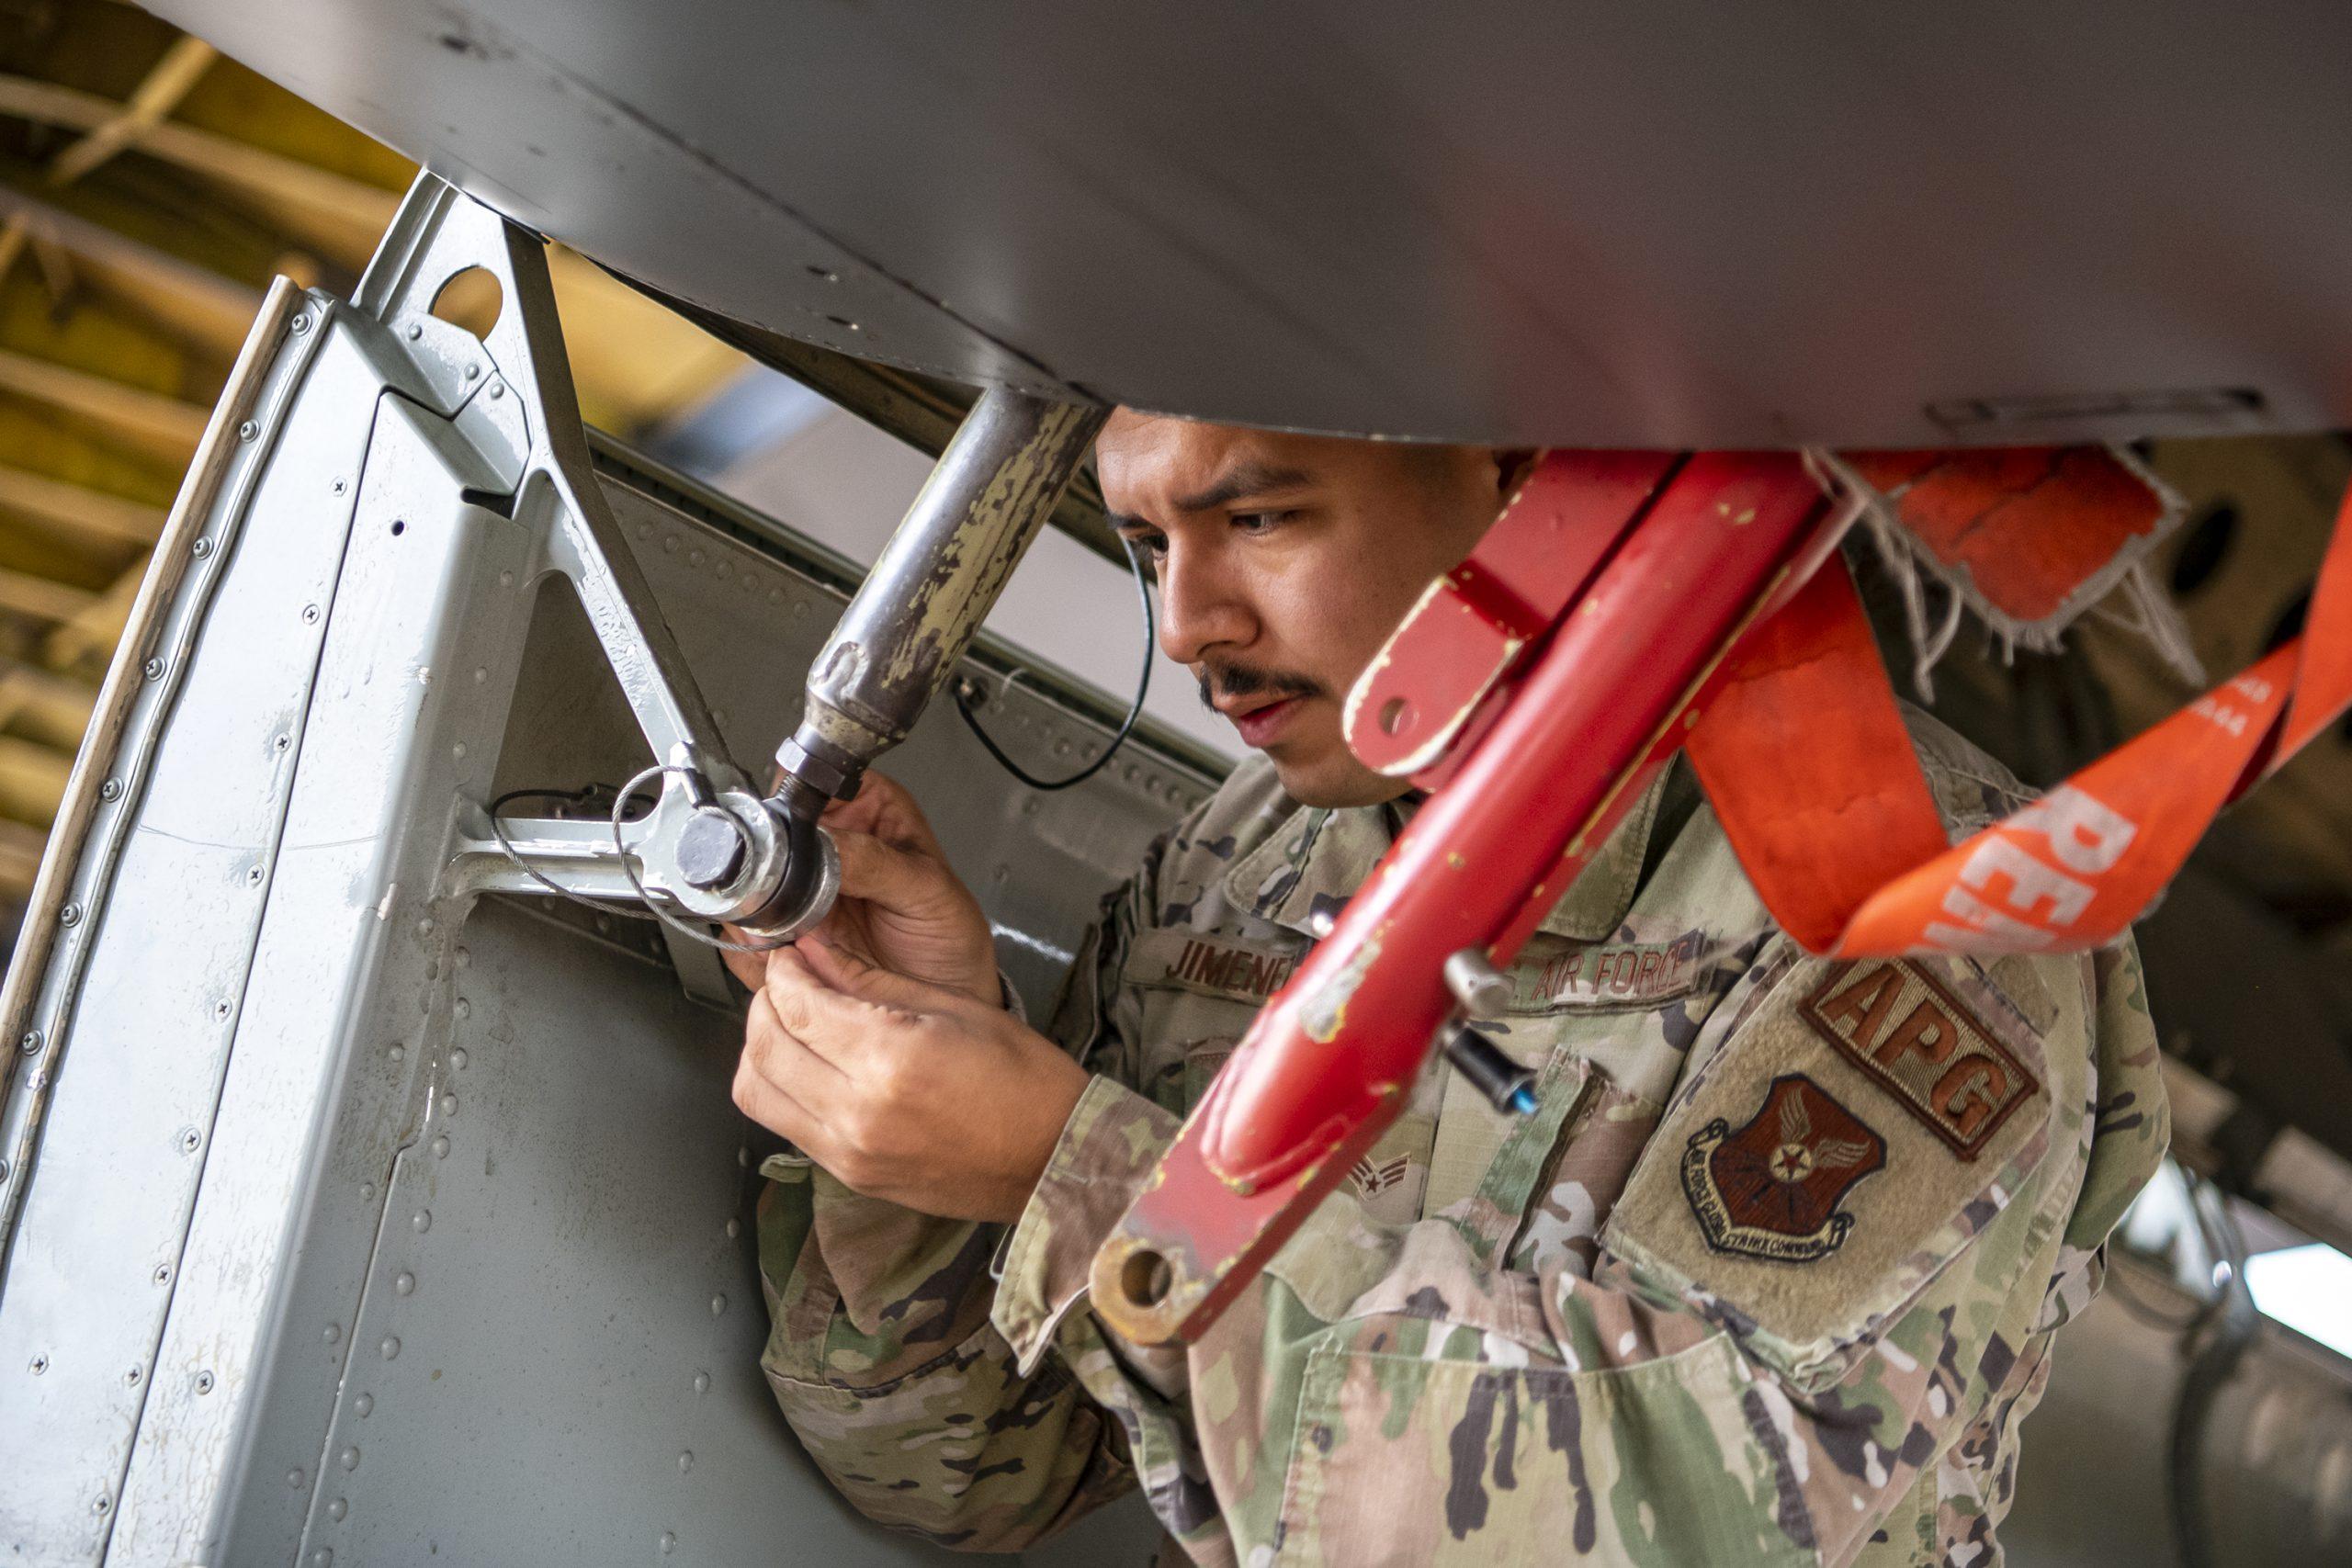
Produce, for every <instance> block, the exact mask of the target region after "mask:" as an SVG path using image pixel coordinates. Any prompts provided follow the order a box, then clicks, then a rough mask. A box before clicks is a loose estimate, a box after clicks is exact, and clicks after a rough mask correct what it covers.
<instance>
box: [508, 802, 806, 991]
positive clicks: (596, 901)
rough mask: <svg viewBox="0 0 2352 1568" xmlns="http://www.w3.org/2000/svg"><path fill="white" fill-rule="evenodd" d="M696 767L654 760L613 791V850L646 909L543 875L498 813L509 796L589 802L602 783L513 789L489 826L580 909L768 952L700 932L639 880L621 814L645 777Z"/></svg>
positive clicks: (532, 874)
mask: <svg viewBox="0 0 2352 1568" xmlns="http://www.w3.org/2000/svg"><path fill="white" fill-rule="evenodd" d="M692 772H693V770H692V769H690V768H684V767H681V766H679V765H677V764H676V763H673V762H656V763H654V764H653V765H652V766H651V767H650V768H645V769H642V770H640V771H639V773H637V774H636V776H634V777H633V778H631V779H630V780H629V781H628V783H627V784H623V785H621V787H620V788H619V789H618V790H616V791H615V792H614V794H613V811H612V818H611V820H612V829H613V850H614V852H615V854H616V857H617V858H618V859H619V861H620V867H621V874H622V875H623V876H626V877H628V885H629V886H631V887H633V888H635V889H637V896H638V897H639V900H640V901H642V903H643V904H644V908H630V907H629V906H628V905H627V904H615V903H610V902H607V901H606V900H605V899H602V898H589V897H582V895H580V894H577V893H574V892H573V891H572V890H571V888H569V887H566V886H563V885H562V884H560V883H559V882H556V881H554V880H552V879H551V878H549V877H548V876H546V875H543V874H541V873H540V872H539V870H538V868H537V867H536V866H534V865H533V864H531V863H530V862H528V861H526V860H525V859H524V858H523V855H522V852H520V851H518V850H517V849H515V842H514V840H511V839H509V838H508V837H507V836H506V826H505V824H504V822H503V821H502V820H501V819H500V818H499V813H500V811H502V810H503V809H504V807H506V805H507V803H508V802H509V801H515V800H562V801H569V802H570V803H571V804H572V805H575V806H586V805H589V804H590V803H592V802H594V800H596V799H597V798H598V796H599V795H601V794H602V792H603V790H604V787H605V786H604V785H602V784H590V785H588V786H587V787H585V788H584V789H577V790H567V789H510V790H508V791H507V792H506V793H505V794H504V795H500V796H499V797H498V798H497V799H495V800H493V801H492V802H491V803H490V805H489V806H488V807H486V808H485V809H486V810H487V811H488V813H489V816H490V831H491V834H492V837H493V838H495V839H497V840H498V847H499V848H500V849H501V850H503V851H504V852H506V859H507V861H508V862H509V863H511V864H512V865H513V866H514V867H515V870H517V871H519V872H521V873H522V874H524V875H526V876H527V877H529V878H530V879H531V880H532V881H534V882H536V883H537V884H538V885H539V886H542V887H544V888H546V889H547V890H548V892H550V893H552V894H554V895H556V897H560V898H569V899H570V900H571V902H573V903H575V904H578V905H580V906H581V907H582V908H589V909H594V910H595V911H596V912H597V913H598V914H600V915H618V916H620V917H622V918H623V919H631V920H653V921H656V922H658V923H660V924H662V925H665V926H667V927H669V928H670V929H671V930H672V931H676V932H677V933H678V934H679V935H680V936H683V937H685V938H687V939H688V940H690V941H693V942H701V943H702V944H703V945H704V946H705V947H717V948H723V949H724V950H726V951H727V952H729V953H766V952H768V951H770V950H769V949H768V948H765V947H755V946H752V944H750V943H748V942H729V941H728V940H727V939H726V938H724V937H718V936H713V935H711V934H710V933H709V932H708V931H697V930H695V928H694V927H693V926H691V925H689V924H687V923H686V922H685V921H684V920H681V919H678V918H677V917H676V916H675V915H673V914H671V913H670V912H669V911H668V910H666V909H664V908H662V900H661V899H660V898H658V897H655V896H654V894H653V892H652V891H651V889H650V888H648V887H647V886H645V884H644V882H642V881H641V880H639V876H638V874H637V857H636V856H635V855H633V854H631V853H630V852H629V849H628V845H627V844H626V843H624V842H622V841H621V829H622V827H623V826H624V825H625V824H624V823H623V822H622V819H621V813H622V812H623V811H625V810H627V809H628V806H629V804H630V802H631V800H632V799H633V798H635V797H636V795H637V786H638V785H639V784H643V783H644V782H645V781H646V780H647V779H650V778H652V777H654V776H655V775H656V774H662V773H692ZM660 799H661V797H660V796H658V795H655V796H650V797H648V798H646V799H645V800H643V801H642V802H640V803H639V804H643V805H647V806H652V805H658V804H659V803H660Z"/></svg>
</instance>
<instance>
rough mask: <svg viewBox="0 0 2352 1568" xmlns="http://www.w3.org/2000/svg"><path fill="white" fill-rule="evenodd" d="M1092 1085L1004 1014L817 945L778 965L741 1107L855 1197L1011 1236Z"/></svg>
mask: <svg viewBox="0 0 2352 1568" xmlns="http://www.w3.org/2000/svg"><path fill="white" fill-rule="evenodd" d="M861 798H863V797H862V796H861ZM730 956H732V955H730ZM739 973H740V971H739ZM994 976H995V969H994V967H993V966H991V967H990V969H989V977H990V980H989V983H990V985H991V986H993V984H994V983H995V982H994ZM1088 1076H1089V1075H1088V1073H1087V1071H1086V1069H1085V1068H1084V1067H1081V1066H1079V1065H1078V1064H1077V1063H1076V1062H1074V1061H1072V1060H1071V1059H1070V1058H1069V1056H1068V1055H1064V1054H1063V1053H1062V1051H1061V1050H1060V1049H1059V1048H1057V1046H1056V1045H1055V1044H1054V1043H1053V1042H1052V1041H1050V1040H1047V1039H1046V1037H1045V1036H1044V1035H1042V1034H1039V1033H1037V1032H1035V1030H1033V1029H1030V1028H1029V1027H1028V1026H1027V1025H1025V1024H1023V1023H1022V1022H1021V1021H1019V1020H1017V1019H1015V1018H1014V1017H1013V1016H1012V1014H1011V1013H1009V1012H1006V1011H1005V1010H1003V1009H1002V1008H1000V1007H998V1006H996V1005H994V1003H993V1002H981V1001H977V1000H975V999H973V998H971V997H969V996H967V995H964V994H961V993H960V992H957V991H954V990H950V989H948V988H947V987H943V986H938V985H932V984H926V983H925V982H923V981H921V980H914V979H910V978H908V977H906V976H903V975H895V974H891V973H889V972H888V971H887V970H884V969H880V968H877V967H876V966H875V965H873V964H869V963H867V962H866V961H865V959H864V958H862V957H861V956H859V955H857V954H855V953H851V952H849V951H847V950H846V949H845V948H843V947H840V946H835V945H832V944H831V943H830V942H827V941H826V940H825V939H823V938H822V937H806V938H803V939H802V940H801V942H799V943H798V944H797V946H794V947H783V948H778V949H776V950H775V952H774V953H769V954H768V955H767V969H766V973H765V975H764V976H763V983H762V984H761V985H760V987H758V994H757V995H756V996H754V997H753V998H752V1010H751V1017H750V1020H749V1021H748V1023H747V1025H746V1027H745V1031H744V1041H743V1056H742V1060H741V1062H740V1063H739V1064H738V1065H737V1066H736V1069H735V1103H736V1104H737V1105H739V1106H741V1108H742V1110H743V1111H744V1113H745V1114H746V1115H748V1116H750V1117H751V1118H752V1120H753V1121H755V1122H759V1123H760V1124H761V1125H762V1126H763V1127H766V1128H769V1129H771V1130H772V1131H774V1132H776V1133H779V1134H783V1135H784V1136H785V1137H787V1138H789V1139H791V1140H792V1141H793V1142H794V1143H795V1144H797V1145H799V1146H800V1147H801V1149H802V1150H803V1151H804V1152H806V1153H807V1154H808V1155H809V1156H810V1157H811V1158H813V1159H815V1160H816V1161H817V1163H818V1164H820V1165H821V1166H823V1167H824V1168H826V1169H827V1170H829V1171H831V1173H832V1174H833V1175H834V1176H835V1177H837V1178H839V1179H840V1180H841V1181H842V1184H843V1185H844V1186H847V1187H848V1188H850V1189H851V1190H853V1191H856V1192H862V1193H864V1194H865V1195H866V1196H868V1197H871V1198H882V1199H887V1200H888V1201H891V1202H894V1203H899V1204H903V1205H904V1206H906V1207H908V1208H910V1209H916V1210H920V1211H921V1212H922V1213H927V1214H939V1215H943V1216H945V1217H947V1218H950V1219H964V1220H996V1221H1004V1222H1010V1221H1012V1220H1017V1219H1019V1218H1020V1217H1021V1211H1022V1209H1023V1206H1024V1205H1025V1204H1026V1203H1027V1202H1028V1201H1029V1193H1030V1190H1031V1189H1033V1188H1035V1186H1036V1184H1037V1179H1038V1177H1039V1176H1041V1175H1043V1174H1044V1172H1045V1168H1046V1160H1047V1159H1048V1158H1049V1157H1050V1156H1052V1154H1053V1150H1054V1144H1055V1142H1056V1140H1057V1139H1058V1138H1059V1137H1060V1136H1061V1130H1062V1123H1063V1122H1067V1121H1068V1120H1069V1113H1070V1109H1071V1108H1072V1107H1073V1106H1075V1105H1076V1104H1077V1103H1078V1099H1079V1096H1080V1094H1082V1093H1084V1092H1085V1089H1086V1085H1087V1080H1088Z"/></svg>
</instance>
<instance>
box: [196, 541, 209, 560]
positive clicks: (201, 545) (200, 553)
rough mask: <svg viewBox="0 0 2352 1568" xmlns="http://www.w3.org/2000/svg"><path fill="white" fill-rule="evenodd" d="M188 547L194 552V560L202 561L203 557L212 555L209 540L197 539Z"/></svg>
mask: <svg viewBox="0 0 2352 1568" xmlns="http://www.w3.org/2000/svg"><path fill="white" fill-rule="evenodd" d="M191 548H193V549H194V550H195V552H196V558H197V559H198V560H202V559H203V558H205V557H207V556H209V555H210V554H211V553H212V541H211V540H209V539H198V541H197V542H196V543H195V544H194V545H193V546H192V547H191Z"/></svg>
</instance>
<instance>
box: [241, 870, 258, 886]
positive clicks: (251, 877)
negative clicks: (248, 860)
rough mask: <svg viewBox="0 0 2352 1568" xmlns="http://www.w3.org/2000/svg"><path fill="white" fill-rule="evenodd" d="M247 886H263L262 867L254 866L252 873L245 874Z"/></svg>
mask: <svg viewBox="0 0 2352 1568" xmlns="http://www.w3.org/2000/svg"><path fill="white" fill-rule="evenodd" d="M245 886H248V887H259V886H261V867H259V866H254V868H253V869H252V870H251V871H248V872H246V873H245Z"/></svg>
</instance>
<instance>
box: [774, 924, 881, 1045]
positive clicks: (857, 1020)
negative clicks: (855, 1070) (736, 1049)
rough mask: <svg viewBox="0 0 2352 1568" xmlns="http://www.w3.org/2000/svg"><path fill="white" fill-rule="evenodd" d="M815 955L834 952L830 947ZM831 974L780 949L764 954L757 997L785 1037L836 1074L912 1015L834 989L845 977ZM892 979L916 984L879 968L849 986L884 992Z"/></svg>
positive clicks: (841, 973) (793, 950)
mask: <svg viewBox="0 0 2352 1568" xmlns="http://www.w3.org/2000/svg"><path fill="white" fill-rule="evenodd" d="M803 940H804V941H805V940H806V939H803ZM811 945H812V947H813V946H814V944H811ZM819 951H825V952H833V953H836V954H838V950H835V949H819ZM851 962H854V961H851ZM860 967H865V968H870V967H871V966H870V965H861V966H860ZM830 973H831V976H832V977H831V978H828V977H826V976H820V975H819V974H818V973H817V972H816V971H815V970H813V969H812V968H811V967H810V966H809V961H808V959H807V958H806V957H804V956H803V954H802V953H801V952H800V951H799V950H798V949H797V948H791V947H780V948H778V949H776V950H775V952H774V953H770V954H768V970H767V981H766V985H765V986H764V987H763V989H762V990H761V992H760V996H761V998H762V999H763V1001H765V1002H766V1003H767V1004H768V1006H769V1007H770V1008H771V1009H772V1010H773V1011H774V1014H775V1020H776V1021H777V1023H778V1024H779V1025H780V1026H781V1027H782V1029H783V1032H785V1033H786V1034H788V1035H790V1036H791V1037H792V1039H793V1040H794V1041H795V1042H797V1043H798V1044H799V1045H800V1046H801V1047H803V1048H804V1049H806V1050H807V1051H808V1052H809V1053H810V1054H811V1055H815V1056H817V1057H818V1058H820V1060H822V1061H824V1062H826V1063H827V1064H829V1065H831V1066H833V1067H834V1069H835V1070H836V1071H839V1070H841V1069H842V1067H844V1066H846V1065H847V1064H848V1063H849V1062H850V1061H851V1060H852V1059H853V1058H854V1056H855V1055H856V1054H857V1051H858V1047H859V1045H860V1044H861V1043H866V1042H869V1041H871V1040H872V1039H873V1037H874V1036H875V1035H876V1033H877V1032H880V1031H882V1030H885V1029H888V1028H890V1027H891V1026H893V1025H894V1024H898V1025H903V1024H905V1023H907V1022H909V1021H911V1020H912V1018H913V1016H914V1015H913V1014H912V1012H911V1011H909V1010H903V1009H899V1008H898V1007H896V1006H895V1005H894V1004H893V1003H891V1002H886V1001H885V1000H883V998H881V997H880V996H862V995H859V994H857V992H855V991H853V990H851V989H849V988H848V987H846V986H842V985H836V984H835V983H834V981H835V980H837V979H846V978H848V974H847V972H846V971H844V970H842V969H841V968H838V967H836V968H833V969H831V971H830ZM876 976H879V977H880V978H879V980H877V979H876ZM892 981H896V982H898V984H899V985H904V986H910V987H911V986H914V985H915V984H916V982H914V981H910V980H899V976H893V975H889V974H888V972H887V971H884V970H873V971H872V974H871V975H870V976H865V978H864V979H863V980H861V981H854V982H852V983H853V984H857V985H860V986H861V987H863V988H865V989H866V990H869V991H878V990H883V989H887V988H888V983H889V982H892Z"/></svg>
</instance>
